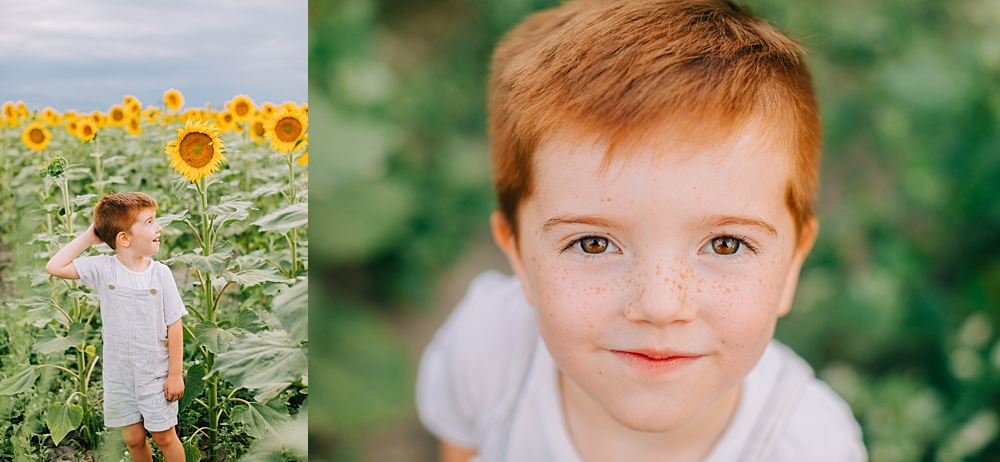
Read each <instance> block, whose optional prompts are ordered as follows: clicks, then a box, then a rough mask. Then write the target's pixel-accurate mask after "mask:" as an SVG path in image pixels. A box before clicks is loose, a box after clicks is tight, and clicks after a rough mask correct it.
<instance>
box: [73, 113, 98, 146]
mask: <svg viewBox="0 0 1000 462" xmlns="http://www.w3.org/2000/svg"><path fill="white" fill-rule="evenodd" d="M74 135H76V137H77V138H79V139H80V141H90V140H92V139H94V137H95V136H97V124H95V123H94V121H93V118H92V117H84V118H81V119H80V121H79V122H78V123H77V124H76V133H74Z"/></svg>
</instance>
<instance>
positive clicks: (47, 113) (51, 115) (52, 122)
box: [42, 107, 61, 127]
mask: <svg viewBox="0 0 1000 462" xmlns="http://www.w3.org/2000/svg"><path fill="white" fill-rule="evenodd" d="M42 117H43V118H44V119H45V123H46V124H48V125H49V126H52V127H54V126H56V125H59V118H60V117H61V116H60V115H59V113H58V112H56V110H55V109H52V108H50V107H47V108H45V110H44V111H42Z"/></svg>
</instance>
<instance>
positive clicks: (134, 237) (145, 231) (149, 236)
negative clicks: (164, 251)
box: [119, 209, 163, 257]
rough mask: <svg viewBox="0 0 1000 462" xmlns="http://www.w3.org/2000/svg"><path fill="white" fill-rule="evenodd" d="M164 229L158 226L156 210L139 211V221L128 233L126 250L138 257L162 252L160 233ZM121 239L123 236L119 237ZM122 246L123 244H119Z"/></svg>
mask: <svg viewBox="0 0 1000 462" xmlns="http://www.w3.org/2000/svg"><path fill="white" fill-rule="evenodd" d="M161 230H163V227H162V226H160V225H158V224H156V210H154V209H144V210H141V211H139V214H138V218H137V221H136V222H135V223H133V224H132V226H131V227H130V228H129V230H128V233H126V236H125V238H126V239H127V240H128V245H127V246H126V248H128V249H129V251H130V252H132V253H134V254H136V255H142V256H146V257H148V256H152V255H156V254H157V253H158V252H159V251H160V231H161ZM119 239H121V235H119ZM119 245H121V242H119Z"/></svg>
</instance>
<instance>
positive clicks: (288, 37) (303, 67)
mask: <svg viewBox="0 0 1000 462" xmlns="http://www.w3.org/2000/svg"><path fill="white" fill-rule="evenodd" d="M307 8H308V5H307V1H306V0H294V1H280V2H269V1H237V0H228V1H205V0H184V1H173V2H158V1H151V0H145V1H139V0H110V1H95V0H86V1H76V0H73V1H71V0H34V1H31V2H19V1H18V2H15V1H12V0H0V100H8V99H24V100H25V102H26V103H28V104H29V105H32V104H33V103H34V104H42V105H45V106H53V107H57V108H58V106H62V105H67V104H90V105H94V106H95V107H94V108H102V107H103V108H106V107H107V106H108V105H110V104H112V103H115V102H117V101H118V100H119V99H120V98H121V96H123V95H125V94H136V95H137V96H139V95H138V94H137V93H138V92H139V91H140V90H142V89H145V90H142V91H146V92H148V93H150V94H149V95H147V98H159V96H162V92H163V90H165V89H167V88H170V87H175V88H179V89H180V86H186V87H187V89H186V90H185V89H182V91H184V92H185V95H188V94H191V96H192V97H194V98H197V99H196V100H195V101H200V100H201V99H202V98H205V99H208V100H210V101H213V102H214V103H215V104H221V103H222V102H224V101H225V99H228V98H229V97H231V96H232V95H234V94H236V93H240V92H247V91H258V92H262V93H264V94H263V95H251V96H252V97H254V98H255V99H262V100H266V99H274V100H277V99H292V100H297V101H304V100H305V99H306V93H307V89H306V87H307V85H306V80H307V77H306V71H307V69H308V65H307V59H308V58H307V56H308V50H307V48H308V38H307V37H308V32H307V27H308V24H307ZM251 71H252V72H251ZM262 71H263V72H262ZM227 88H231V89H232V90H228V92H227V90H226V89H227ZM70 92H74V93H70ZM81 92H82V93H81ZM281 92H284V93H281ZM112 95H115V96H112ZM107 98H113V99H112V100H108V99H107ZM140 99H141V97H140ZM29 100H32V101H29Z"/></svg>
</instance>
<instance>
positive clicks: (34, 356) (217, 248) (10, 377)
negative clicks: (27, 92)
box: [0, 89, 309, 461]
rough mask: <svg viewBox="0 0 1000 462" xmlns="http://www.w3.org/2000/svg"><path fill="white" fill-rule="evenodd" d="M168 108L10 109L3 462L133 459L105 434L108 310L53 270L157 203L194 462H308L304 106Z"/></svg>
mask: <svg viewBox="0 0 1000 462" xmlns="http://www.w3.org/2000/svg"><path fill="white" fill-rule="evenodd" d="M158 104H160V105H161V106H160V107H157V106H144V105H143V104H142V103H141V102H140V101H139V100H138V99H136V98H135V97H133V96H126V97H124V99H123V100H122V102H121V103H119V104H115V105H112V106H111V107H110V108H109V109H108V110H107V111H106V112H101V111H94V112H91V113H76V112H74V111H64V112H59V111H57V110H55V109H52V108H44V109H36V108H29V107H27V106H26V105H25V104H23V103H21V102H17V103H14V102H7V103H5V104H4V105H3V114H2V116H0V460H3V461H6V460H16V461H28V460H36V461H44V460H101V461H105V460H107V461H119V460H131V459H130V457H129V455H128V452H127V450H126V448H125V444H124V442H123V441H122V437H121V432H120V431H119V430H118V429H117V428H105V427H104V425H103V416H102V412H103V411H102V398H103V391H102V385H101V384H102V378H101V373H102V359H101V358H102V353H103V350H102V339H101V333H100V332H101V317H100V311H99V306H100V305H99V301H98V299H97V294H96V292H95V291H92V290H91V289H90V288H88V287H85V286H83V285H82V284H79V282H78V281H72V280H64V279H60V278H56V277H52V276H50V275H49V274H48V273H47V272H46V271H45V263H46V262H47V261H48V260H49V259H50V258H51V257H52V256H53V255H54V254H55V253H56V252H57V251H58V250H59V249H60V248H62V247H63V246H64V245H66V244H67V243H68V242H69V241H71V240H72V239H73V238H74V237H75V236H77V235H79V234H81V233H82V232H84V231H85V230H86V229H87V228H88V226H89V225H90V223H91V222H92V217H93V208H94V205H95V204H96V203H97V201H98V200H99V199H100V198H101V197H102V196H103V195H105V194H108V193H111V192H123V191H138V192H144V193H146V194H148V195H150V196H151V197H153V198H154V199H155V200H156V201H157V202H158V205H159V208H158V210H157V219H156V220H157V223H158V224H160V225H161V226H162V227H163V230H162V232H161V236H160V251H159V253H158V254H157V255H155V256H154V257H153V258H154V259H155V260H158V261H160V262H162V263H165V264H166V265H167V266H169V267H170V268H171V269H172V271H173V274H174V279H175V281H176V283H177V286H178V288H179V289H180V292H181V295H182V298H183V300H184V304H185V306H186V308H187V310H188V312H189V315H188V316H186V317H184V318H183V324H184V385H185V392H184V396H183V398H182V399H181V400H180V402H179V408H180V413H179V416H178V418H179V425H178V427H177V431H178V435H179V436H180V439H181V442H182V443H183V445H184V450H185V454H186V456H187V460H189V461H192V460H212V461H216V460H305V458H306V440H305V438H306V431H305V429H306V425H307V402H308V400H307V398H308V390H309V388H308V387H309V386H308V372H307V358H308V329H307V325H308V312H307V292H308V281H307V274H308V268H309V260H308V252H307V250H308V236H307V217H308V215H307V211H308V206H307V203H308V187H307V179H308V166H307V164H308V111H309V110H308V105H306V104H301V105H300V104H296V103H291V102H286V103H284V104H280V105H275V104H271V103H263V104H260V105H258V104H256V103H254V101H253V100H252V99H250V98H249V97H247V96H246V95H237V96H235V97H233V98H232V100H231V101H229V102H227V103H226V105H225V107H222V108H218V109H213V108H212V107H211V106H206V107H203V108H185V107H184V97H183V95H182V94H181V93H180V92H179V91H177V90H174V89H171V90H168V91H167V92H165V93H164V95H163V100H162V101H160V102H158ZM111 252H112V250H111V248H110V247H108V246H107V245H106V244H100V245H98V246H94V247H91V248H90V249H88V250H87V251H85V252H84V255H94V254H107V253H111ZM151 447H152V448H153V450H154V453H155V452H156V451H157V449H156V445H155V444H152V442H151ZM156 457H159V455H158V454H157V455H156Z"/></svg>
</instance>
